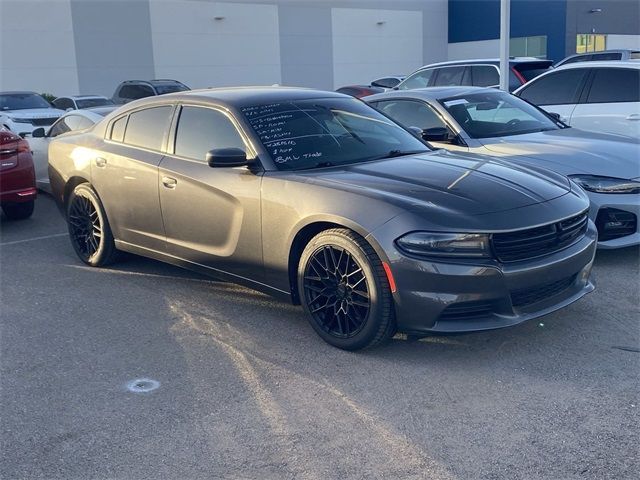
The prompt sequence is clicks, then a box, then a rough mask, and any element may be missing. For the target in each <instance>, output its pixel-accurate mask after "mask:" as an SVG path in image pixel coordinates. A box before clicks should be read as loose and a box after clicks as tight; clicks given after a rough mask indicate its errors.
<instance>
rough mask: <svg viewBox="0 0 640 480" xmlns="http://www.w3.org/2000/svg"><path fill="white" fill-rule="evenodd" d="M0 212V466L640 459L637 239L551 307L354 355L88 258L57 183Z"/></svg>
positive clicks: (267, 312) (208, 293)
mask: <svg viewBox="0 0 640 480" xmlns="http://www.w3.org/2000/svg"><path fill="white" fill-rule="evenodd" d="M0 228H1V235H0V259H1V260H0V283H1V285H0V294H1V310H0V319H1V328H2V330H1V337H0V339H1V340H0V341H1V352H0V353H1V356H0V360H1V369H2V377H1V380H0V382H1V405H0V408H1V411H2V425H1V432H0V437H1V441H2V445H1V446H2V448H1V449H2V464H1V467H0V477H1V478H3V479H5V478H6V479H13V478H24V479H32V478H47V479H53V478H60V479H89V478H114V479H147V478H148V479H159V478H163V479H164V478H167V479H173V478H175V479H196V478H207V479H211V478H255V479H258V478H259V479H267V478H269V479H270V478H274V479H286V478H302V479H325V478H326V479H334V478H335V479H351V478H354V479H357V478H367V479H369V478H389V479H405V478H429V479H475V478H483V479H484V478H486V479H502V478H505V479H519V478H522V479H531V478H544V479H572V478H580V479H583V478H593V479H605V478H611V479H623V478H636V477H635V475H637V472H638V471H639V470H640V457H639V456H638V443H639V440H640V439H639V434H638V424H639V422H638V420H639V414H638V411H639V410H640V405H639V404H638V403H639V402H640V398H639V397H640V396H639V388H638V372H639V368H638V367H640V353H639V351H640V350H639V345H640V339H639V332H640V329H639V325H638V319H639V318H640V315H639V313H640V312H639V310H640V309H639V303H640V299H639V288H638V286H639V283H638V282H639V278H640V277H639V274H640V271H639V261H638V258H639V255H638V250H636V249H627V250H622V251H609V252H607V251H605V252H600V253H599V254H598V257H597V261H596V265H595V273H596V275H597V280H598V289H597V291H596V292H594V293H592V294H591V295H589V296H588V297H586V298H584V299H583V300H581V301H579V302H578V303H576V304H574V305H572V306H571V307H569V308H567V309H565V310H563V311H561V312H559V313H556V314H553V315H550V316H547V317H544V318H543V319H541V320H539V321H533V322H529V323H526V324H523V325H520V326H517V327H514V328H510V329H505V330H500V331H494V332H485V333H475V334H467V335H459V336H448V337H444V336H440V337H427V338H425V339H422V340H420V341H410V340H407V339H406V338H402V337H401V336H397V337H396V338H394V340H393V341H392V342H391V343H389V344H388V345H385V346H383V347H381V348H378V349H374V350H370V351H366V352H364V353H348V352H343V351H340V350H336V349H334V348H332V347H330V346H328V345H326V344H324V343H323V342H322V341H321V340H320V339H319V338H318V337H317V336H316V334H315V333H314V332H313V330H312V329H311V327H310V326H309V325H308V324H307V321H306V319H305V317H304V316H303V314H302V310H301V309H300V308H298V307H293V306H290V305H287V304H284V303H281V302H279V301H275V300H273V299H271V298H269V297H267V296H265V295H262V294H260V293H256V292H254V291H251V290H248V289H245V288H242V287H237V286H234V285H231V284H227V283H222V282H217V281H214V280H211V279H207V278H204V277H201V276H198V275H196V274H193V273H190V272H186V271H183V270H180V269H178V268H174V267H171V266H167V265H164V264H161V263H158V262H155V261H151V260H146V259H142V258H136V257H129V258H127V259H125V260H124V261H123V262H121V263H119V264H116V265H114V266H113V267H112V268H109V269H104V270H98V269H91V268H88V267H85V266H83V264H81V263H80V261H79V260H78V259H77V257H76V256H75V254H74V252H73V250H72V248H71V245H70V243H69V241H68V239H67V237H66V234H65V229H66V227H65V224H64V222H63V220H62V218H61V216H60V215H59V213H58V212H57V210H56V208H55V207H54V205H53V202H52V201H51V199H50V198H49V197H47V196H45V195H41V196H40V197H39V199H38V201H37V205H36V213H35V214H34V216H33V217H32V218H31V219H30V220H27V221H22V222H10V221H8V220H7V219H6V218H4V217H2V219H1V227H0ZM135 379H150V380H155V381H156V382H159V386H158V388H156V389H155V390H153V391H151V392H147V393H133V392H131V391H129V390H128V389H127V383H128V382H130V381H132V380H135ZM148 385H151V383H149V384H147V383H140V386H141V387H142V388H144V387H146V386H148ZM134 386H135V385H134ZM633 472H636V473H635V474H634V473H633Z"/></svg>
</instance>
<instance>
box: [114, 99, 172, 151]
mask: <svg viewBox="0 0 640 480" xmlns="http://www.w3.org/2000/svg"><path fill="white" fill-rule="evenodd" d="M172 109H173V107H171V106H166V107H153V108H147V109H146V110H140V111H138V112H134V113H132V114H131V115H129V122H128V123H127V129H126V131H125V133H124V143H127V144H129V145H133V146H136V147H143V148H148V149H149V150H160V149H161V148H162V140H163V138H164V133H165V131H166V130H167V127H168V126H169V120H170V119H171V111H172ZM114 127H115V124H114Z"/></svg>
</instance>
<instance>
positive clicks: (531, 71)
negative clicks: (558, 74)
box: [513, 61, 551, 82]
mask: <svg viewBox="0 0 640 480" xmlns="http://www.w3.org/2000/svg"><path fill="white" fill-rule="evenodd" d="M550 66H551V62H550V61H549V62H536V63H516V64H515V65H514V66H513V68H514V70H516V71H517V72H518V73H519V74H520V75H522V77H523V78H524V79H525V80H526V81H527V82H528V81H529V80H532V79H534V78H536V77H537V76H538V75H542V74H543V73H544V72H546V71H547V70H549V67H550Z"/></svg>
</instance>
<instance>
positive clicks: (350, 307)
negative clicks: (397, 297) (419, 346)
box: [298, 228, 396, 350]
mask: <svg viewBox="0 0 640 480" xmlns="http://www.w3.org/2000/svg"><path fill="white" fill-rule="evenodd" d="M298 291H299V292H300V300H301V303H302V306H303V308H304V310H305V311H306V312H307V315H308V319H309V322H310V323H311V326H312V327H313V329H314V330H315V331H316V333H317V334H318V335H320V337H322V339H323V340H324V341H325V342H327V343H329V344H330V345H333V346H334V347H337V348H341V349H343V350H360V349H363V348H369V347H373V346H376V345H379V344H381V343H383V342H385V341H386V340H388V339H389V338H391V337H392V336H393V334H394V333H395V331H396V321H395V311H394V305H393V297H392V295H391V289H390V287H389V281H388V280H387V276H386V274H385V271H384V268H383V266H382V262H381V261H380V258H379V257H378V255H377V254H376V252H375V251H374V250H373V248H372V247H371V245H369V243H367V242H366V240H365V239H364V238H362V237H361V236H360V235H358V234H356V233H354V232H352V231H351V230H347V229H342V228H335V229H331V230H326V231H324V232H321V233H319V234H318V235H316V236H315V237H313V238H312V239H311V241H310V242H309V244H308V245H307V246H306V247H305V249H304V251H303V252H302V256H301V257H300V262H299V264H298Z"/></svg>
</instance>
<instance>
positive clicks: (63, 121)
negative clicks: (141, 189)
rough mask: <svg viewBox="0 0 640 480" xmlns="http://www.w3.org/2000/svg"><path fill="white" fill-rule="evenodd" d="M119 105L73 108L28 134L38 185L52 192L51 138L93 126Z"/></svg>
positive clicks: (41, 188)
mask: <svg viewBox="0 0 640 480" xmlns="http://www.w3.org/2000/svg"><path fill="white" fill-rule="evenodd" d="M116 108H118V106H117V105H112V106H108V107H98V108H90V109H84V110H72V111H70V112H67V113H65V114H64V115H62V116H61V117H60V118H59V119H58V120H57V121H56V122H55V123H54V124H53V125H51V127H49V128H48V129H46V130H45V129H44V128H42V127H40V128H36V129H35V130H34V131H33V132H31V134H30V135H27V136H26V139H27V140H28V141H29V145H30V146H31V151H32V153H33V164H34V166H35V168H36V187H37V188H38V189H40V190H44V191H45V192H51V189H50V185H49V142H51V139H53V138H55V137H57V136H58V135H62V134H63V133H67V132H75V131H77V130H84V129H86V128H90V127H92V126H93V125H94V124H96V123H97V122H99V121H100V120H102V119H103V118H104V117H105V116H107V115H108V114H110V113H111V112H113V111H114V110H115V109H116Z"/></svg>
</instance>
